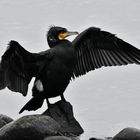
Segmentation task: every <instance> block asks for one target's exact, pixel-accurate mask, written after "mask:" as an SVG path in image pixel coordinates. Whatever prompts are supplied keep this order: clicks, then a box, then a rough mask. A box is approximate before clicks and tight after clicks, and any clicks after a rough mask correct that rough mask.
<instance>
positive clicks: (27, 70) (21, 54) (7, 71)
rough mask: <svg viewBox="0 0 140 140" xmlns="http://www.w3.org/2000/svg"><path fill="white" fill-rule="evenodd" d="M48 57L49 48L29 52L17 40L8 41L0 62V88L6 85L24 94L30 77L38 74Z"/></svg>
mask: <svg viewBox="0 0 140 140" xmlns="http://www.w3.org/2000/svg"><path fill="white" fill-rule="evenodd" d="M50 57H51V56H50V51H49V50H47V51H45V52H41V53H30V52H28V51H27V50H25V49H24V48H23V47H22V46H21V45H20V44H19V43H18V42H16V41H10V43H9V46H8V48H7V50H6V52H5V53H4V54H3V56H2V59H1V63H0V90H1V89H4V88H5V87H8V88H9V89H10V90H12V91H15V92H19V93H22V95H24V96H25V95H26V94H27V90H28V84H29V83H30V81H31V79H32V77H37V76H38V73H39V72H40V71H41V70H42V69H43V67H44V66H46V65H47V63H48V62H49V59H50Z"/></svg>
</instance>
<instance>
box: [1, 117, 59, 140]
mask: <svg viewBox="0 0 140 140" xmlns="http://www.w3.org/2000/svg"><path fill="white" fill-rule="evenodd" d="M59 129H60V125H59V124H58V123H57V122H56V121H55V120H53V119H52V118H50V117H49V116H44V115H28V116H24V117H22V118H20V119H18V120H16V121H12V122H11V123H8V124H7V125H5V126H4V127H2V128H1V129H0V140H43V139H44V138H45V137H46V136H53V135H56V134H57V133H58V131H59Z"/></svg>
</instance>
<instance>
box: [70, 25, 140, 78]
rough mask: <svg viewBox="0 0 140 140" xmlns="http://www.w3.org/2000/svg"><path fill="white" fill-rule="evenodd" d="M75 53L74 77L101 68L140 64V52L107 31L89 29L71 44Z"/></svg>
mask: <svg viewBox="0 0 140 140" xmlns="http://www.w3.org/2000/svg"><path fill="white" fill-rule="evenodd" d="M72 43H73V46H74V47H75V50H76V53H77V64H76V67H75V69H74V71H73V75H74V77H79V76H81V75H84V74H86V73H87V72H89V71H91V70H94V69H98V68H101V67H102V66H121V65H127V64H133V63H135V64H140V50H139V49H137V48H136V47H134V46H132V45H131V44H129V43H127V42H125V41H123V40H122V39H120V38H118V37H116V35H114V34H111V33H109V32H107V31H102V30H101V29H99V28H95V27H90V28H88V29H87V30H85V31H83V32H82V33H81V34H80V35H78V37H76V39H75V40H74V41H73V42H72Z"/></svg>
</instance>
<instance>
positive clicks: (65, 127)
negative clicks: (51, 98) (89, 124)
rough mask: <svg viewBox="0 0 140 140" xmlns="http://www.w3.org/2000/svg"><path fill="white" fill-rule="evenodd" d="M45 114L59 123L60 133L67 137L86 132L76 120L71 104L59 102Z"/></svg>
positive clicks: (51, 106) (52, 105)
mask: <svg viewBox="0 0 140 140" xmlns="http://www.w3.org/2000/svg"><path fill="white" fill-rule="evenodd" d="M43 114H44V115H48V116H50V117H52V118H53V119H54V120H55V121H57V122H58V123H59V124H60V126H61V128H60V132H61V133H62V134H64V135H66V136H67V134H68V135H70V134H72V135H73V136H74V135H75V136H78V135H80V134H82V133H83V132H84V131H83V129H82V127H81V126H80V124H79V123H78V121H77V120H76V119H75V118H74V114H73V108H72V105H71V104H70V103H69V102H64V101H58V102H56V103H55V104H51V105H50V106H49V108H48V109H47V110H46V111H45V112H44V113H43Z"/></svg>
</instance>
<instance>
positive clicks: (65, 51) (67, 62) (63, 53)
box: [54, 46, 76, 69]
mask: <svg viewBox="0 0 140 140" xmlns="http://www.w3.org/2000/svg"><path fill="white" fill-rule="evenodd" d="M75 62H76V53H75V50H74V48H73V47H65V46H61V47H58V48H57V51H56V54H55V58H54V63H56V65H59V66H60V67H61V68H62V66H64V67H68V68H70V69H71V68H73V66H74V65H75Z"/></svg>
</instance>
